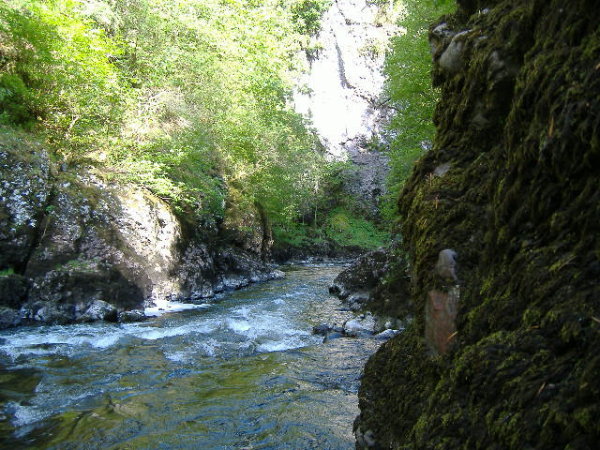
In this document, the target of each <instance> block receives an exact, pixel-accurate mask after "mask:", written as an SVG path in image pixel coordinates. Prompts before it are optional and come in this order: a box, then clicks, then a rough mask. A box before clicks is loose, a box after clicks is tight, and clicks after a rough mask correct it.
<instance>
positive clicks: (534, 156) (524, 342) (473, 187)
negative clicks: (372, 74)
mask: <svg viewBox="0 0 600 450" xmlns="http://www.w3.org/2000/svg"><path fill="white" fill-rule="evenodd" d="M458 3H459V8H458V10H457V12H456V13H455V14H453V15H451V16H449V17H445V18H443V19H442V20H441V21H440V22H439V23H437V24H435V25H433V26H432V28H431V33H430V37H431V44H432V51H433V58H434V71H433V78H434V83H435V84H436V85H437V86H440V87H441V89H442V100H441V101H440V104H439V105H438V108H437V110H436V113H435V119H434V120H435V124H436V127H437V136H436V138H435V143H434V147H433V149H432V150H431V151H429V152H428V153H427V154H426V155H425V156H424V157H423V158H422V159H421V160H420V161H419V162H418V164H417V165H416V167H415V168H414V171H413V173H412V176H411V178H410V179H409V180H408V182H407V184H406V187H405V190H404V192H403V194H402V197H401V199H400V203H399V204H400V210H401V214H402V217H403V226H402V231H403V236H404V243H405V244H404V245H405V248H406V250H407V252H408V255H409V260H410V268H411V272H410V274H411V284H410V295H411V299H412V302H413V303H414V305H415V311H416V313H415V320H414V321H413V322H412V324H411V326H410V327H409V328H408V329H407V331H406V332H404V333H403V334H402V335H400V336H398V337H396V338H394V339H392V340H390V341H389V342H387V343H386V344H384V345H383V346H382V347H381V349H380V350H379V351H378V352H377V353H376V354H375V355H374V356H373V357H372V358H371V359H370V361H369V362H368V364H367V366H366V368H365V375H364V378H363V381H362V385H361V389H360V393H359V398H360V408H361V414H360V417H359V418H358V420H357V422H356V434H357V441H358V446H359V447H363V448H367V447H380V448H388V447H389V448H428V449H430V448H440V449H441V448H448V449H456V448H594V447H595V445H596V444H597V442H598V440H599V439H600V424H599V422H598V421H597V420H596V419H595V418H596V417H597V416H598V414H599V413H600V381H599V379H598V376H597V374H598V373H599V371H600V356H599V355H598V348H599V346H600V302H599V301H598V298H599V297H600V285H599V284H598V277H599V276H600V239H599V236H600V234H599V231H600V230H599V229H600V190H599V189H598V187H599V186H600V171H599V170H598V167H599V164H600V28H599V24H600V9H598V7H597V4H596V2H593V1H585V0H576V1H573V2H569V3H568V4H567V3H565V2H559V1H537V0H535V1H529V0H527V1H525V0H520V1H499V0H490V1H486V2H483V1H477V0H463V1H459V2H458ZM444 249H447V250H450V249H452V251H455V252H456V260H455V263H456V265H455V266H453V267H452V270H453V273H454V275H455V276H444V273H446V275H447V274H448V273H449V272H448V271H446V272H444V271H443V270H442V269H443V267H442V265H443V261H442V263H440V262H439V261H440V259H443V256H442V253H441V252H442V251H443V250H444ZM448 254H450V253H447V255H448ZM436 262H437V264H436ZM440 264H442V265H440ZM436 308H437V309H436ZM452 308H454V310H452ZM436 311H437V312H436ZM440 314H441V315H440ZM436 324H437V325H436ZM442 335H443V336H442Z"/></svg>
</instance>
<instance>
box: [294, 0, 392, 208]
mask: <svg viewBox="0 0 600 450" xmlns="http://www.w3.org/2000/svg"><path fill="white" fill-rule="evenodd" d="M393 14H394V13H393V4H392V3H390V4H384V3H380V4H378V3H376V2H371V1H368V0H335V1H333V2H332V4H331V7H330V8H329V10H328V11H327V12H326V13H325V14H324V16H323V18H322V21H321V25H322V26H321V31H320V32H319V34H318V36H317V38H316V40H317V42H318V44H317V48H318V50H315V51H313V52H312V53H311V54H310V55H309V57H308V61H307V62H308V64H309V71H308V73H307V74H306V76H305V77H304V78H303V79H302V80H300V82H301V84H304V85H305V88H306V89H305V90H303V91H301V92H297V93H296V94H295V96H294V103H295V107H296V110H297V111H298V112H300V113H302V114H304V115H306V116H307V117H311V118H312V121H313V124H314V127H315V129H316V131H317V134H318V136H319V138H320V140H321V143H322V144H323V147H324V148H325V151H326V152H327V154H328V155H329V156H330V158H331V159H333V160H342V161H346V160H349V161H350V162H351V164H352V167H353V169H354V170H353V171H351V172H349V173H348V174H347V183H346V184H347V190H348V192H350V193H351V194H352V195H354V196H356V197H357V198H359V199H362V203H363V206H364V207H365V210H366V211H367V212H371V213H373V214H376V212H377V203H378V200H379V197H380V196H381V194H382V193H383V191H384V189H385V177H386V175H387V172H388V159H387V156H386V155H385V154H384V153H381V152H379V151H376V150H373V149H370V148H369V145H368V143H369V141H370V140H371V139H372V138H373V136H375V135H377V134H378V133H379V132H380V131H381V128H382V125H383V124H384V123H385V122H386V120H387V117H388V115H389V112H390V111H389V110H388V109H387V108H386V107H385V101H384V99H383V98H381V94H382V89H383V83H384V76H383V72H382V69H383V61H384V55H385V49H386V47H387V43H388V40H389V38H390V36H391V35H392V34H394V33H395V32H396V30H397V27H396V26H395V24H394V22H395V21H394V17H393Z"/></svg>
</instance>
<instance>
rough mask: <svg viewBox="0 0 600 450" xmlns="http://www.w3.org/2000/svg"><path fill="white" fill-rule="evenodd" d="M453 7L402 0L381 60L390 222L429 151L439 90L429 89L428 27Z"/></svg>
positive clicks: (447, 1)
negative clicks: (396, 28) (416, 165)
mask: <svg viewBox="0 0 600 450" xmlns="http://www.w3.org/2000/svg"><path fill="white" fill-rule="evenodd" d="M453 8H454V1H452V0H437V1H433V2H423V1H418V0H404V1H403V2H402V8H401V11H402V13H401V14H400V18H399V20H398V25H399V26H400V28H401V30H402V31H401V32H400V33H398V35H396V36H395V37H394V38H393V39H392V40H391V43H390V48H389V50H388V53H387V54H386V58H385V67H384V70H385V76H386V84H385V93H384V94H385V96H386V105H387V106H389V107H391V108H392V109H393V110H394V113H393V114H392V117H391V120H390V122H389V124H388V126H387V128H386V130H385V132H384V134H385V138H386V140H388V141H389V156H390V174H389V176H388V183H387V185H388V192H387V194H386V196H385V199H384V202H383V207H382V209H383V211H382V213H383V216H384V217H385V219H386V220H388V221H395V220H396V218H397V216H398V208H397V199H398V196H399V194H400V191H401V189H402V186H403V185H404V182H405V180H406V178H408V175H409V173H410V170H411V168H412V166H413V164H414V162H415V161H416V159H417V158H418V157H419V156H420V155H421V154H422V153H423V152H424V151H425V150H427V149H428V148H430V147H431V142H432V141H433V135H434V132H435V128H434V126H433V121H432V116H433V109H434V107H435V103H436V101H437V99H438V96H439V89H437V88H434V87H433V86H432V85H431V81H430V80H431V76H430V73H431V63H430V52H431V48H430V46H429V42H428V40H427V34H428V29H429V24H430V23H431V22H433V21H434V20H435V19H436V18H438V17H440V16H441V15H443V14H447V13H448V12H450V11H451V10H452V9H453Z"/></svg>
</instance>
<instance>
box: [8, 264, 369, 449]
mask: <svg viewBox="0 0 600 450" xmlns="http://www.w3.org/2000/svg"><path fill="white" fill-rule="evenodd" d="M340 270H341V267H340V266H302V267H295V268H290V269H289V270H288V272H287V277H286V279H284V280H279V281H273V282H270V283H266V284H262V285H257V286H253V287H250V288H248V289H245V290H242V291H237V292H234V293H230V294H227V295H225V296H223V297H221V298H219V299H216V300H214V301H212V302H211V303H210V304H206V305H200V306H198V307H196V308H194V309H188V310H183V311H179V312H171V313H168V314H164V315H162V316H159V317H155V318H153V319H151V320H149V321H147V322H144V323H140V324H124V325H115V324H89V325H71V326H47V327H36V328H20V329H17V330H12V331H10V330H9V331H3V332H1V333H0V408H1V410H0V443H2V444H3V445H2V446H3V447H6V448H9V447H10V448H19V447H36V448H61V449H62V448H148V449H149V448H207V449H212V448H215V449H229V448H232V449H233V448H235V449H238V448H248V449H258V448H294V449H295V448H298V449H302V448H317V449H325V448H329V449H350V448H354V438H353V435H352V421H353V420H354V417H355V416H356V415H357V414H358V407H357V396H356V393H357V390H358V385H359V376H360V372H361V369H362V367H363V365H364V363H365V362H366V359H367V358H368V356H369V355H370V354H372V353H373V352H374V351H375V349H376V347H377V346H378V345H379V343H380V342H379V341H377V340H375V339H373V338H361V339H351V338H340V339H335V340H331V341H329V342H326V343H322V338H320V337H317V336H313V335H312V334H311V328H312V326H313V325H316V324H318V323H321V322H328V323H337V324H339V325H341V324H342V323H343V322H344V321H345V320H347V319H348V318H350V317H352V314H351V313H349V312H346V311H340V308H341V305H340V303H339V301H338V300H337V299H334V298H332V297H330V296H329V295H328V294H327V286H328V285H329V284H330V283H331V281H332V280H333V278H334V277H335V276H336V275H337V273H339V271H340Z"/></svg>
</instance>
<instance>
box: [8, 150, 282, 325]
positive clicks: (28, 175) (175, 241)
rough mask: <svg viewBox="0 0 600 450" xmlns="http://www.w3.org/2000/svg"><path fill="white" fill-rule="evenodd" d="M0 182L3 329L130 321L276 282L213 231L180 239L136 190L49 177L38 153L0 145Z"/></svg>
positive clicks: (74, 174) (82, 176)
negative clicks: (170, 303)
mask: <svg viewBox="0 0 600 450" xmlns="http://www.w3.org/2000/svg"><path fill="white" fill-rule="evenodd" d="M0 175H1V179H2V182H0V271H4V273H2V272H0V307H1V309H0V326H12V325H17V324H19V323H60V324H64V323H72V322H87V321H94V320H110V321H117V320H118V319H119V318H121V320H123V321H131V320H134V319H135V320H137V319H139V318H140V317H137V316H138V315H136V314H133V313H131V314H124V313H126V312H127V311H130V310H135V311H140V310H143V308H144V306H145V305H148V304H151V303H153V302H154V301H156V300H158V299H164V298H171V299H176V300H184V299H185V300H196V299H202V298H207V297H211V296H213V295H214V293H215V292H220V291H223V290H226V289H238V288H240V287H243V286H247V285H248V284H250V283H255V282H260V281H266V280H269V279H274V278H281V277H282V276H283V273H282V272H280V271H276V270H273V268H272V267H271V266H269V265H268V264H266V263H264V262H262V261H261V260H260V257H259V256H258V255H256V254H255V253H252V252H250V251H247V250H243V249H241V248H239V247H235V246H233V245H227V244H223V243H221V242H220V241H219V240H218V239H215V234H216V230H213V231H212V235H211V234H210V233H204V234H200V233H191V234H190V232H189V231H188V232H185V231H184V227H183V225H182V222H181V221H180V219H179V218H178V217H177V216H176V215H175V213H174V212H173V210H172V209H171V207H170V206H169V205H168V204H167V203H166V202H165V201H163V200H162V199H160V198H158V197H157V196H155V195H153V194H152V193H151V192H150V191H148V190H146V189H143V188H141V187H140V186H136V185H131V184H125V183H114V182H113V183H111V184H110V185H109V184H108V183H106V182H104V181H102V180H101V179H100V178H98V177H96V176H92V175H90V173H89V172H88V171H86V170H84V169H80V170H78V171H75V170H73V171H70V172H61V171H59V170H55V169H54V168H53V167H52V164H51V162H50V161H49V159H48V157H47V155H46V153H45V152H44V151H43V150H41V149H40V148H38V147H37V146H36V145H35V144H32V143H24V142H18V141H15V140H13V141H10V140H6V139H5V140H0ZM133 316H136V317H135V318H134V317H133Z"/></svg>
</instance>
